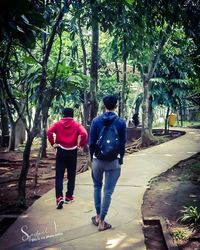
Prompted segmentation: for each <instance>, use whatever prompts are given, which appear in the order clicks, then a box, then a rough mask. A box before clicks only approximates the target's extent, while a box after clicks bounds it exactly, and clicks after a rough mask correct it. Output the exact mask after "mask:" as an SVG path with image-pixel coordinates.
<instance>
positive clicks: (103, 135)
mask: <svg viewBox="0 0 200 250" xmlns="http://www.w3.org/2000/svg"><path fill="white" fill-rule="evenodd" d="M118 119H119V117H117V118H115V119H114V121H113V122H112V123H110V124H107V125H105V126H104V127H103V128H102V130H101V131H100V134H99V138H98V140H97V143H96V150H95V156H96V157H97V159H99V160H104V161H113V160H115V159H117V156H118V154H119V152H120V141H119V134H118V131H117V128H116V127H115V125H114V123H115V121H116V120H118Z"/></svg>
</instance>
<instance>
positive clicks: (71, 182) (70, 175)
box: [66, 149, 77, 198]
mask: <svg viewBox="0 0 200 250" xmlns="http://www.w3.org/2000/svg"><path fill="white" fill-rule="evenodd" d="M66 151H67V165H66V166H67V179H68V181H67V192H66V197H68V198H72V196H73V193H74V188H75V179H76V165H77V149H74V150H66Z"/></svg>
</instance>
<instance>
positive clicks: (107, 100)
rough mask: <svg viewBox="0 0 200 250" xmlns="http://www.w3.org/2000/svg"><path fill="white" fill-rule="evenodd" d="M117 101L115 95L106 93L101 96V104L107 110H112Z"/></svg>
mask: <svg viewBox="0 0 200 250" xmlns="http://www.w3.org/2000/svg"><path fill="white" fill-rule="evenodd" d="M117 101H118V96H117V95H107V96H104V98H103V104H104V105H105V107H106V108H107V109H108V110H113V109H114V108H115V107H116V105H117Z"/></svg>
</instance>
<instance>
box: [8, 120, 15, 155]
mask: <svg viewBox="0 0 200 250" xmlns="http://www.w3.org/2000/svg"><path fill="white" fill-rule="evenodd" d="M15 128H16V123H15V122H12V123H11V122H10V140H9V146H8V151H15Z"/></svg>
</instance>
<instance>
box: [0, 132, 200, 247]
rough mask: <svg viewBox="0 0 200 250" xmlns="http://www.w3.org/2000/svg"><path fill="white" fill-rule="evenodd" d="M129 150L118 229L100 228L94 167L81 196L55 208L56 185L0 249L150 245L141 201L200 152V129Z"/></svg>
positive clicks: (114, 208)
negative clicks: (151, 185) (159, 179)
mask: <svg viewBox="0 0 200 250" xmlns="http://www.w3.org/2000/svg"><path fill="white" fill-rule="evenodd" d="M186 132H187V133H186V134H185V135H184V136H181V137H179V138H177V139H175V140H171V141H169V142H167V143H164V144H161V145H158V146H154V147H151V148H148V149H146V150H142V151H140V152H138V153H134V154H132V155H128V156H126V158H125V163H124V166H123V169H122V175H121V177H120V180H119V182H118V184H117V187H116V189H115V192H114V194H113V197H112V202H111V206H110V210H109V214H108V216H107V218H106V219H107V221H108V222H110V223H111V224H112V226H113V229H111V230H107V231H104V232H98V231H97V227H95V226H94V225H92V224H91V217H92V216H93V215H94V214H95V210H94V205H93V186H92V180H91V172H90V171H87V172H85V173H83V174H80V175H78V176H77V182H76V190H75V197H76V201H75V202H74V203H71V204H66V205H65V206H64V208H63V209H62V210H57V209H55V199H54V189H53V190H51V191H49V192H48V193H46V194H45V195H44V196H42V197H41V198H40V199H39V200H37V201H36V202H35V203H34V204H33V206H31V207H30V208H29V209H28V210H27V211H26V212H25V213H24V214H23V215H22V216H20V217H19V218H18V219H17V220H16V222H15V223H14V224H13V225H12V226H11V227H10V228H9V229H8V230H7V231H6V232H5V234H4V235H3V236H2V237H1V238H0V249H1V250H3V249H12V250H18V249H20V250H26V249H48V250H56V249H63V250H66V249H67V250H72V249H73V250H95V249H97V250H103V249H114V250H118V249H120V250H121V249H131V250H145V249H146V247H145V244H144V235H143V232H142V218H141V205H142V202H143V195H144V192H145V190H146V188H147V186H148V182H149V180H150V179H151V178H153V177H155V176H157V175H159V174H160V173H162V172H164V171H166V170H167V169H169V168H171V167H172V166H173V165H175V164H176V163H178V162H179V161H180V160H183V159H186V158H188V157H190V156H192V155H193V154H195V153H197V152H198V151H200V130H197V129H186Z"/></svg>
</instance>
